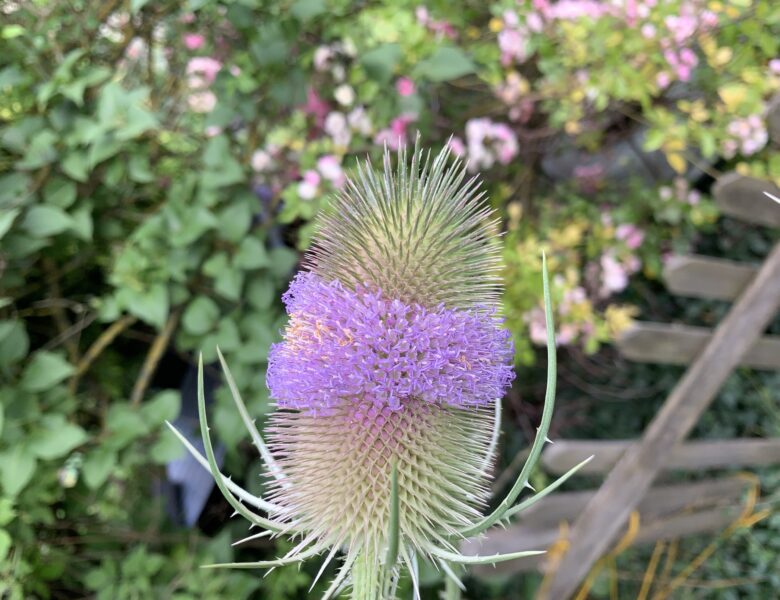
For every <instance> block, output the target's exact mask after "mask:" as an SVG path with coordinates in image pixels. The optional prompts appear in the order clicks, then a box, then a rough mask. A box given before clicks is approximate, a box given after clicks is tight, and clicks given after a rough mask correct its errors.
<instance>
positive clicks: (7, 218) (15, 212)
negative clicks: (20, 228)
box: [0, 208, 22, 240]
mask: <svg viewBox="0 0 780 600" xmlns="http://www.w3.org/2000/svg"><path fill="white" fill-rule="evenodd" d="M21 210H22V209H20V208H12V209H10V210H8V209H4V210H3V211H1V212H0V240H2V239H3V236H4V235H5V234H6V233H8V231H9V230H10V229H11V226H12V225H13V224H14V221H15V220H16V217H18V216H19V213H20V212H21Z"/></svg>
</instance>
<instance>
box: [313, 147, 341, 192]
mask: <svg viewBox="0 0 780 600" xmlns="http://www.w3.org/2000/svg"><path fill="white" fill-rule="evenodd" d="M317 170H318V171H319V172H320V173H321V174H322V176H323V177H324V178H325V179H327V180H328V181H330V182H331V183H332V184H333V186H334V187H336V188H341V187H342V186H343V185H344V183H345V181H346V177H345V176H344V171H343V170H342V168H341V163H340V162H339V159H338V158H336V157H335V156H334V155H333V154H326V155H325V156H321V157H320V158H319V159H318V160H317Z"/></svg>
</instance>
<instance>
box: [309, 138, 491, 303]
mask: <svg viewBox="0 0 780 600" xmlns="http://www.w3.org/2000/svg"><path fill="white" fill-rule="evenodd" d="M466 177H467V173H466V169H465V166H463V165H461V164H459V163H455V164H454V165H453V164H449V153H448V151H447V150H444V151H442V152H441V153H440V154H439V155H438V156H436V157H435V158H433V159H431V157H430V154H428V156H427V158H426V159H424V160H423V153H422V152H421V151H419V150H418V149H415V152H414V154H413V156H412V159H411V162H410V163H408V162H407V157H406V151H405V150H404V149H402V150H401V151H399V156H398V164H397V167H396V169H393V168H392V166H391V164H390V155H389V153H387V152H385V164H384V172H383V174H382V175H381V176H380V175H378V174H377V173H376V172H375V171H373V170H372V168H371V166H370V165H368V164H366V165H364V166H359V170H358V176H357V178H355V179H350V180H349V181H348V182H347V185H346V187H345V189H344V191H343V192H342V193H340V195H338V196H336V197H335V198H333V199H332V200H331V202H330V205H329V206H328V208H327V209H326V211H325V213H324V214H323V215H322V216H321V218H320V222H319V229H318V235H317V236H316V237H315V239H314V240H313V244H312V249H311V251H310V252H309V254H308V255H307V257H306V261H305V262H306V265H307V266H308V268H309V269H310V270H311V271H312V272H314V273H316V274H317V275H319V276H321V277H322V278H323V279H325V280H334V279H335V280H339V281H341V282H342V283H344V285H345V286H346V287H347V288H350V289H351V288H354V287H356V286H359V285H364V284H370V285H372V286H375V287H376V288H378V289H381V290H382V292H383V293H384V294H386V295H387V296H388V297H391V298H398V299H399V300H403V301H405V302H408V303H416V304H421V305H423V306H429V307H430V306H437V305H438V304H440V303H443V304H444V305H445V306H447V307H448V308H459V309H483V308H496V307H497V306H498V295H499V292H500V286H499V283H500V279H499V271H500V266H501V265H500V247H499V245H498V243H497V239H498V238H497V235H496V232H497V225H496V221H495V219H494V218H493V216H492V211H491V209H490V207H489V206H486V205H485V203H484V199H483V196H484V194H483V193H481V192H480V191H479V180H478V179H476V178H471V179H469V180H468V181H466Z"/></svg>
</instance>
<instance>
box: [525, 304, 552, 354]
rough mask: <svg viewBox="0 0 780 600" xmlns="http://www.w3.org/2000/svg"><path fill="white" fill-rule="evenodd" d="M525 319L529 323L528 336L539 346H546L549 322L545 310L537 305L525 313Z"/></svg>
mask: <svg viewBox="0 0 780 600" xmlns="http://www.w3.org/2000/svg"><path fill="white" fill-rule="evenodd" d="M525 321H526V322H527V323H528V337H529V338H531V342H533V343H534V344H536V345H537V346H544V345H545V344H546V343H547V322H546V320H545V316H544V311H543V310H542V309H541V308H538V307H535V308H534V309H532V310H531V311H529V312H527V313H526V314H525Z"/></svg>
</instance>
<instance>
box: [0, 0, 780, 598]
mask: <svg viewBox="0 0 780 600" xmlns="http://www.w3.org/2000/svg"><path fill="white" fill-rule="evenodd" d="M0 13H1V14H2V17H1V18H0V48H1V49H2V52H0V435H1V436H2V437H1V438H0V492H1V495H0V597H8V598H29V597H33V596H39V597H53V598H64V597H74V596H75V597H81V596H89V595H94V596H95V597H98V598H149V597H170V598H182V599H183V598H217V597H231V598H232V597H235V598H242V597H249V596H251V595H252V594H253V593H254V594H258V593H260V592H257V590H258V586H260V585H262V587H263V592H262V594H263V595H262V596H261V597H268V598H293V597H305V590H306V588H307V587H308V582H309V580H310V574H308V573H307V572H306V571H303V572H298V571H296V570H291V571H288V570H279V571H276V572H275V573H273V574H272V575H271V576H269V577H268V578H266V579H264V580H262V584H261V582H260V580H259V579H257V578H256V577H254V576H253V575H248V574H245V573H238V572H219V573H212V572H208V573H204V572H202V571H199V570H198V569H197V568H196V566H197V565H199V564H203V563H205V562H210V561H213V560H227V559H228V557H229V556H230V555H231V554H232V553H233V550H232V549H231V548H230V546H229V540H230V539H232V538H234V537H237V536H238V535H240V533H239V532H237V531H231V527H230V526H228V527H224V528H223V527H222V525H223V523H224V522H225V521H226V519H227V516H228V513H226V512H225V509H224V507H223V506H222V505H221V504H220V503H219V502H216V501H213V502H210V503H209V504H208V505H207V509H206V511H205V512H204V515H203V516H202V517H201V519H200V523H199V527H197V528H190V529H188V528H182V527H181V526H175V525H174V524H173V523H172V522H171V520H170V519H169V518H168V517H167V516H166V500H165V498H166V495H165V494H161V493H160V489H161V486H162V483H161V482H163V481H164V480H165V468H164V465H166V464H167V463H168V462H169V461H170V460H171V459H173V458H176V457H177V456H179V455H180V452H181V449H180V448H179V447H178V445H177V443H176V442H175V440H173V439H172V438H171V437H170V436H169V435H168V434H167V433H164V432H163V429H162V423H163V421H164V420H165V419H174V418H176V417H177V415H178V414H179V412H180V410H181V408H182V405H184V406H185V409H186V405H187V403H188V401H190V400H191V398H190V397H189V396H188V394H187V393H186V391H185V393H184V394H183V395H182V393H181V392H180V389H182V380H183V379H184V378H185V376H186V374H187V369H188V365H190V364H191V362H192V358H193V356H194V355H195V354H196V353H197V352H203V353H204V356H205V358H206V360H207V361H211V360H213V359H214V357H215V347H216V345H219V346H220V347H221V348H222V350H223V351H224V353H225V355H226V357H227V359H228V362H229V363H230V365H231V368H232V370H233V373H234V375H235V378H236V380H237V382H238V385H239V387H240V388H241V390H242V392H243V393H244V396H245V398H247V399H248V400H250V409H251V410H252V411H253V412H254V413H255V415H257V416H258V417H262V415H263V414H265V413H266V412H267V411H268V410H269V406H268V399H267V392H266V389H265V385H264V369H265V360H266V357H267V351H268V347H269V345H270V344H271V343H272V342H273V341H275V340H277V338H278V330H279V328H280V327H281V326H282V324H283V321H282V318H283V313H282V311H281V308H280V305H279V302H278V298H279V296H280V294H281V292H282V291H283V290H284V289H285V287H286V285H287V282H288V281H289V279H290V277H291V275H292V273H293V272H294V270H295V268H296V265H297V263H298V260H299V257H300V252H301V251H302V250H304V249H305V248H306V246H307V244H308V241H309V239H310V236H311V233H312V228H311V219H312V217H313V216H314V215H315V214H316V213H317V211H318V210H319V209H320V207H321V206H322V204H323V203H324V202H327V196H328V194H329V193H331V192H333V191H335V190H337V189H338V188H340V187H341V185H343V182H344V177H345V174H346V173H348V172H349V170H350V169H351V168H352V167H353V165H354V164H355V161H356V160H358V159H361V158H362V157H365V156H366V155H369V156H374V157H376V156H377V155H378V153H379V152H380V151H381V148H382V146H383V145H384V144H387V145H388V146H390V147H391V148H395V147H397V146H398V145H399V144H401V143H405V142H406V141H407V140H409V139H411V137H412V136H413V135H414V132H416V131H417V130H419V131H420V132H421V134H422V139H423V142H424V144H425V145H428V146H432V147H436V146H441V145H443V144H449V145H450V146H451V148H452V150H453V151H454V152H455V153H456V154H458V155H461V156H463V157H464V158H465V159H467V160H468V161H469V164H470V165H471V168H472V169H473V171H474V172H480V173H481V174H482V175H483V177H484V179H485V187H486V189H487V191H488V193H489V195H490V198H491V202H492V203H493V204H494V205H495V206H496V208H497V209H499V210H500V211H501V215H502V217H503V223H504V227H505V228H506V231H507V234H506V237H505V258H506V262H507V271H506V279H507V293H506V302H505V306H506V315H507V320H508V324H509V325H510V327H511V329H512V330H513V333H514V334H515V339H516V347H517V361H518V366H519V368H520V369H521V374H522V377H521V378H520V383H518V386H517V388H516V389H515V390H514V391H513V393H512V395H511V397H510V399H509V403H510V411H509V413H508V415H509V419H508V425H507V428H506V432H505V446H506V450H507V456H510V455H511V454H512V452H515V451H517V450H518V449H519V448H521V447H522V445H523V444H524V440H525V434H526V433H527V432H529V431H532V426H531V423H532V422H533V419H534V418H535V410H536V408H535V406H536V405H535V402H536V401H537V400H538V398H539V386H538V382H539V381H540V373H539V371H538V370H537V369H536V368H535V367H533V366H532V365H533V362H534V354H535V349H534V344H536V343H541V342H543V318H542V317H543V314H542V312H541V305H540V304H539V299H540V298H541V287H540V286H541V275H540V273H541V271H540V264H539V261H538V256H539V249H540V248H544V249H546V250H547V252H548V254H549V256H550V266H551V270H552V271H553V272H554V273H556V277H555V281H554V294H555V304H556V306H557V311H558V313H559V314H558V315H557V317H558V322H559V343H560V345H561V347H562V349H564V350H563V352H562V368H561V371H562V386H563V387H564V390H568V393H567V392H566V391H564V393H563V396H564V398H563V404H562V407H561V409H560V414H559V417H558V423H559V425H558V427H559V431H565V432H569V433H571V434H580V435H588V436H591V437H611V438H615V437H630V436H633V435H636V434H637V433H638V432H639V431H641V428H642V427H643V425H644V423H646V421H647V419H649V417H650V415H652V410H653V407H655V406H657V402H656V403H655V404H653V403H652V402H648V403H647V404H646V405H645V408H644V410H642V411H637V410H634V408H633V407H632V409H631V410H627V409H626V408H625V403H616V402H601V401H597V400H603V397H602V398H599V396H600V395H601V394H600V392H599V391H598V390H601V391H603V390H604V389H609V390H611V391H612V392H615V393H618V394H627V395H628V396H631V394H635V395H638V394H641V393H642V390H645V389H646V388H647V387H648V386H650V387H652V390H653V391H652V392H651V393H650V395H651V397H652V398H654V399H655V400H656V401H660V400H661V399H662V397H663V393H664V391H665V390H666V389H668V388H669V386H670V385H672V384H673V381H674V379H675V377H676V374H677V373H676V371H674V370H673V369H672V370H670V369H656V370H651V371H647V369H644V368H641V367H629V366H628V365H623V367H622V368H621V369H619V370H618V373H619V377H620V381H615V380H614V379H613V378H612V377H613V375H614V373H613V375H610V377H608V379H609V381H608V382H606V383H604V385H601V384H599V385H595V384H594V377H595V378H596V379H598V376H604V377H606V376H607V375H606V374H605V372H604V370H603V365H604V362H605V361H607V364H610V362H611V361H613V360H615V358H614V355H613V353H612V351H611V350H610V349H609V348H606V349H603V348H602V345H603V344H605V343H608V342H609V341H610V340H611V339H613V337H614V336H615V334H616V333H617V332H619V331H620V330H621V329H622V328H624V327H625V326H626V325H627V324H628V323H629V322H630V319H631V318H632V317H633V316H636V315H637V314H640V311H642V314H644V315H648V314H650V315H654V316H656V317H659V316H660V317H664V318H665V320H672V319H677V318H684V319H686V320H688V321H689V322H694V321H697V320H698V321H705V322H710V323H712V322H713V320H714V319H715V318H716V317H717V315H718V314H722V310H721V313H718V310H720V309H718V307H712V306H709V305H707V304H705V303H685V304H682V305H680V304H675V303H674V302H675V301H674V300H672V299H670V298H668V297H666V296H664V295H663V292H662V289H661V287H660V286H659V285H658V284H657V283H656V282H655V280H656V279H657V277H658V275H659V273H660V269H661V267H662V264H663V261H664V260H665V258H666V257H667V256H668V255H669V254H670V253H671V252H674V251H681V250H685V249H687V248H689V247H692V246H694V245H696V247H698V248H699V249H700V250H701V249H705V250H708V251H709V252H710V253H712V254H716V255H726V256H729V257H731V258H739V259H755V258H757V257H760V256H762V255H763V253H765V252H766V250H767V248H768V246H769V244H770V243H771V241H772V239H773V238H772V237H771V236H770V234H765V233H759V232H756V231H753V230H749V229H746V228H745V227H744V226H741V225H740V224H738V223H733V222H728V221H726V222H723V221H717V214H716V211H715V209H714V207H713V205H712V203H711V201H710V199H709V197H708V189H709V185H710V183H711V180H712V177H714V176H716V175H717V174H718V173H719V172H722V171H724V170H728V169H731V168H736V169H737V170H738V171H740V172H743V173H750V174H754V175H757V176H760V177H766V178H769V179H773V180H775V181H776V182H780V153H778V152H777V150H776V148H772V147H771V146H768V145H767V143H768V135H767V130H766V125H765V121H764V113H765V110H766V106H767V103H768V102H769V100H770V98H771V97H772V95H773V94H774V93H775V92H776V91H777V90H778V87H780V59H779V58H778V44H779V43H780V7H778V6H775V3H773V2H759V1H755V2H751V1H750V0H732V1H724V2H720V1H709V2H705V1H703V0H672V1H669V2H656V1H655V0H637V1H632V0H625V1H618V0H615V1H614V2H597V1H595V0H583V1H581V2H574V1H570V0H560V1H558V2H550V1H547V0H534V1H533V2H530V1H529V2H510V1H506V2H492V3H483V2H471V1H467V0H466V1H462V2H460V3H459V5H458V10H453V8H452V6H451V5H450V3H448V2H443V1H442V2H430V3H429V4H427V5H422V4H418V3H417V2H406V1H401V2H388V1H381V2H373V3H353V2H347V1H345V0H294V1H285V2H264V1H263V0H189V1H187V2H172V1H167V0H166V1H161V2H148V1H146V0H109V1H107V2H100V3H97V2H88V1H85V0H70V1H68V2H60V1H46V0H33V1H31V2H23V3H20V2H13V1H10V0H7V1H3V2H0ZM600 348H601V350H600ZM597 352H598V353H597ZM594 353H597V354H594ZM583 364H586V365H590V366H589V367H588V368H587V369H586V370H585V372H584V373H583V372H582V365H583ZM593 365H597V366H598V365H601V367H602V370H598V369H596V371H595V375H594V371H593ZM632 369H633V370H632ZM643 369H644V370H643ZM745 377H748V376H745ZM583 379H584V380H585V381H588V380H590V384H589V385H580V382H582V381H583ZM657 381H662V382H671V383H669V384H668V385H666V384H663V385H660V386H657V385H653V386H651V383H653V384H655V383H657ZM735 381H737V383H734V385H733V386H732V387H731V388H727V389H726V390H725V391H724V393H723V397H722V398H721V399H720V400H719V401H718V402H719V403H718V404H717V406H716V407H715V408H714V410H713V411H712V416H710V417H709V418H710V419H711V421H706V422H705V423H704V424H703V425H702V429H703V431H702V432H700V433H701V434H704V435H707V434H708V435H714V433H713V432H718V431H720V429H719V428H724V427H725V428H728V429H729V432H730V433H733V434H734V435H746V434H747V435H760V434H772V433H774V434H775V435H776V434H777V430H778V429H777V428H778V418H777V410H776V404H777V399H778V398H777V392H776V390H777V385H776V381H769V380H765V379H762V378H760V377H759V378H748V379H744V378H743V379H739V378H737V379H736V380H735ZM740 382H741V383H740ZM746 382H747V383H746ZM594 385H595V387H594ZM599 386H601V387H599ZM605 386H606V387H605ZM184 389H185V390H186V387H185V388H184ZM594 389H595V390H597V391H595V392H594ZM767 398H768V400H767ZM735 407H737V408H738V409H739V410H738V411H737V412H736V413H735V411H734V408H735ZM645 411H646V412H645ZM213 412H214V423H215V425H216V430H217V432H216V433H217V436H218V437H219V439H221V440H222V441H223V442H224V444H225V448H226V455H225V461H226V462H227V467H226V468H227V470H229V471H230V472H232V473H246V477H247V478H248V479H250V481H256V480H257V473H256V470H257V469H256V467H255V466H254V465H253V463H251V462H250V461H249V458H248V457H249V456H250V453H249V452H248V451H247V450H248V449H247V447H246V445H245V442H244V440H242V439H241V438H240V435H241V434H240V433H239V432H240V431H242V428H241V427H240V426H239V424H238V421H237V419H238V416H237V415H236V414H235V413H234V412H233V411H232V410H231V408H230V406H229V405H228V404H227V398H226V396H225V395H224V393H223V390H222V389H217V391H216V395H215V400H214V405H213ZM734 414H738V415H739V418H738V419H736V420H734V419H732V417H733V415H734ZM507 460H508V459H507ZM771 477H772V476H771V474H770V479H769V480H767V481H770V482H771V481H775V482H776V480H777V477H776V474H775V476H774V479H771ZM762 527H764V530H763V533H762V532H761V531H757V532H753V533H751V534H750V535H748V537H746V538H741V539H740V540H739V550H738V551H737V550H735V549H734V548H731V550H724V551H723V552H722V553H719V554H718V555H717V559H716V560H714V561H713V562H712V564H711V566H709V567H708V568H710V569H711V570H712V572H711V573H710V575H711V576H712V577H720V576H734V572H735V571H736V572H737V573H739V574H741V575H745V573H743V571H745V570H746V569H747V570H750V573H751V574H755V573H757V575H755V577H754V578H753V579H751V583H750V584H745V585H752V586H754V587H752V588H751V587H747V588H740V587H739V586H738V585H737V586H736V587H735V588H734V589H736V590H741V591H742V592H745V593H753V592H755V593H759V596H760V594H768V595H766V596H765V597H770V596H772V595H773V592H772V591H768V590H774V593H776V591H777V589H778V587H780V584H779V583H778V581H777V580H776V573H777V572H780V565H778V558H777V555H778V549H777V546H776V540H777V539H778V537H777V535H776V534H777V532H778V529H779V528H780V523H778V520H777V518H776V516H775V517H773V519H771V520H770V522H769V524H765V525H762ZM772 532H774V534H773V533H772ZM773 535H774V537H773ZM773 539H774V540H775V541H772V540H773ZM773 544H774V545H773ZM273 551H274V549H273V548H272V547H261V548H250V549H249V550H247V551H246V554H247V555H251V556H257V555H258V554H263V553H270V552H273ZM645 558H646V557H643V556H642V555H641V554H640V555H637V556H636V557H635V558H632V559H629V560H634V561H635V563H636V564H638V565H639V567H638V568H641V564H642V561H643V560H644V559H645ZM629 568H630V564H629ZM772 573H774V574H775V575H771V574H772ZM724 574H726V575H724ZM773 577H774V579H773ZM520 585H524V586H529V585H530V586H532V585H534V584H533V581H532V580H528V581H525V582H518V581H513V582H511V583H509V584H507V586H508V587H506V586H504V588H500V587H499V588H496V587H495V586H493V587H491V588H490V589H491V590H492V592H491V593H494V594H495V595H496V597H501V596H500V595H501V594H504V593H506V594H509V595H510V596H509V597H511V596H512V592H511V591H503V592H502V591H500V589H504V590H517V589H520V588H518V587H517V586H520ZM755 586H758V587H755ZM762 586H763V587H762ZM767 586H769V587H767ZM728 589H730V588H727V590H726V591H723V592H719V593H721V594H722V597H724V598H725V597H737V596H732V595H730V592H729V591H728ZM486 593H487V592H486ZM734 593H735V594H737V593H740V592H736V591H735V592H734ZM594 594H598V590H595V591H594ZM708 597H713V596H708ZM754 597H755V596H754Z"/></svg>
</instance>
